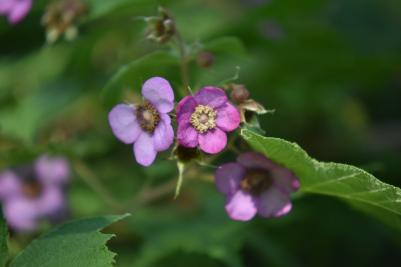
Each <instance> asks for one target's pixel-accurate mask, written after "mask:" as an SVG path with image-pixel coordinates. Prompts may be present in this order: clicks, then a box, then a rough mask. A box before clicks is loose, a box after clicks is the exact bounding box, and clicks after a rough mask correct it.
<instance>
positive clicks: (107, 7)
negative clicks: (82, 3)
mask: <svg viewBox="0 0 401 267" xmlns="http://www.w3.org/2000/svg"><path fill="white" fill-rule="evenodd" d="M154 3H155V1H152V0H113V1H104V0H88V4H89V6H90V8H91V9H90V15H89V18H88V19H90V20H93V19H97V18H99V17H102V16H104V15H107V14H108V13H110V12H113V11H114V10H116V9H119V8H124V7H126V6H132V5H143V4H148V5H150V4H154Z"/></svg>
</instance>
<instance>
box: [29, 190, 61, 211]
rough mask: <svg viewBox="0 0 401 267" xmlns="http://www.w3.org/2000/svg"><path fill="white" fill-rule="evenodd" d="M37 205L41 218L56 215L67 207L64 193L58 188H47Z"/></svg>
mask: <svg viewBox="0 0 401 267" xmlns="http://www.w3.org/2000/svg"><path fill="white" fill-rule="evenodd" d="M36 205H37V206H36V207H37V209H38V212H39V214H40V215H41V216H51V215H56V214H57V213H58V212H60V211H62V210H63V208H64V206H65V198H64V194H63V191H62V190H61V189H60V188H59V187H57V186H45V187H44V188H43V192H42V195H41V196H40V198H39V199H38V200H37V204H36Z"/></svg>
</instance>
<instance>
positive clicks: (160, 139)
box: [109, 77, 174, 166]
mask: <svg viewBox="0 0 401 267" xmlns="http://www.w3.org/2000/svg"><path fill="white" fill-rule="evenodd" d="M142 95H143V97H144V102H143V103H142V104H140V105H126V104H119V105H117V106H115V107H114V108H113V109H112V110H111V111H110V113H109V123H110V126H111V129H112V130H113V133H114V135H115V136H116V137H117V138H118V139H119V140H120V141H121V142H123V143H125V144H134V154H135V159H136V161H137V162H138V163H139V164H141V165H143V166H149V165H151V164H152V163H153V161H154V160H155V158H156V155H157V152H161V151H164V150H167V149H168V148H169V147H170V146H171V144H172V143H173V141H174V131H173V127H172V126H171V119H170V116H169V115H168V113H169V112H170V111H172V110H173V109H174V92H173V89H172V88H171V86H170V83H169V82H168V81H167V80H165V79H163V78H160V77H153V78H150V79H149V80H147V81H146V82H145V83H144V84H143V86H142Z"/></svg>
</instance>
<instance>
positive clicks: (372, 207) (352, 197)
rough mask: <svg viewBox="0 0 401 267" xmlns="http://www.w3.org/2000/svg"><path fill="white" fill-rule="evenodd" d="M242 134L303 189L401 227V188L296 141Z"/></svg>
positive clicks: (252, 133)
mask: <svg viewBox="0 0 401 267" xmlns="http://www.w3.org/2000/svg"><path fill="white" fill-rule="evenodd" d="M241 134H242V136H243V137H244V139H245V140H246V141H247V142H248V143H249V144H250V145H251V146H252V147H253V148H254V149H255V150H256V151H259V152H261V153H263V154H264V155H266V156H267V157H268V158H270V159H271V160H273V161H275V162H277V163H279V164H281V165H283V166H285V167H287V168H289V169H290V170H292V171H293V172H294V173H295V174H296V175H297V176H298V177H299V179H300V181H301V188H300V191H301V192H304V193H313V194H321V195H327V196H332V197H338V198H341V199H343V200H345V201H347V202H350V203H353V206H355V207H358V208H362V210H363V211H365V212H368V213H369V214H371V215H373V216H375V217H377V218H379V219H381V220H382V221H383V222H387V223H390V224H391V225H392V226H393V227H396V228H398V229H401V219H400V215H401V189H400V188H397V187H395V186H392V185H389V184H386V183H384V182H381V181H380V180H378V179H377V178H375V177H374V176H373V175H371V174H369V173H367V172H365V171H364V170H361V169H359V168H357V167H354V166H350V165H345V164H339V163H332V162H329V163H326V162H319V161H317V160H315V159H312V158H311V157H309V155H308V154H307V153H306V152H305V151H304V150H303V149H302V148H300V147H299V146H298V145H297V144H295V143H290V142H288V141H285V140H282V139H279V138H272V137H263V136H261V135H258V134H256V133H254V132H252V131H249V130H246V129H244V130H242V132H241Z"/></svg>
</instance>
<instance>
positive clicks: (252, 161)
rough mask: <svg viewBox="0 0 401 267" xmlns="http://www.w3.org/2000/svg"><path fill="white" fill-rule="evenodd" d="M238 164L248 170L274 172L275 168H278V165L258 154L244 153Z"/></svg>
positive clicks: (240, 156) (238, 159)
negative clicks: (255, 169)
mask: <svg viewBox="0 0 401 267" xmlns="http://www.w3.org/2000/svg"><path fill="white" fill-rule="evenodd" d="M237 162H238V163H240V164H241V165H242V166H244V167H245V168H247V169H250V168H257V169H266V170H269V171H272V170H273V169H274V168H277V165H276V164H274V163H273V162H272V161H271V160H270V159H268V158H266V157H265V156H264V155H262V154H260V153H256V152H246V153H242V154H241V155H239V156H238V158H237Z"/></svg>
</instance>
